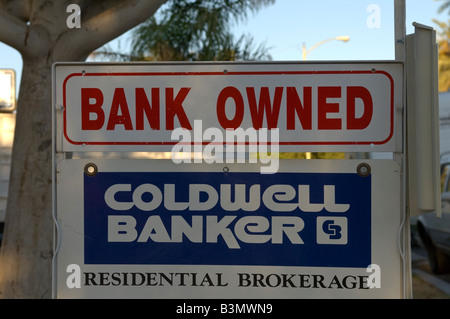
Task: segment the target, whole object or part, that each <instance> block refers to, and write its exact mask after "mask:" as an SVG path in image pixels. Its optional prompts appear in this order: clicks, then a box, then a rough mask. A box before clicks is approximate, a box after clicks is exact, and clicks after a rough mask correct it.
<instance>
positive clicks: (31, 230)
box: [0, 59, 53, 298]
mask: <svg viewBox="0 0 450 319" xmlns="http://www.w3.org/2000/svg"><path fill="white" fill-rule="evenodd" d="M43 60H44V61H42V60H40V61H36V60H31V61H30V60H24V63H23V76H22V82H21V86H20V96H19V99H18V102H19V105H18V108H17V118H16V132H17V133H16V134H15V136H14V145H13V155H12V163H14V165H12V169H11V178H10V185H9V193H8V196H9V199H8V207H7V210H8V213H7V214H6V220H5V233H4V241H3V243H2V246H3V251H2V254H3V258H4V259H3V264H2V269H1V271H0V283H2V284H3V285H2V286H0V293H1V297H2V298H50V297H51V285H50V283H51V269H52V265H51V259H52V253H53V247H52V239H53V235H52V232H53V219H52V188H51V185H52V180H51V176H52V174H51V170H52V155H51V154H52V152H51V141H52V126H51V123H52V121H51V116H52V115H51V114H52V112H51V102H52V99H51V92H52V90H51V83H52V81H51V72H49V70H51V65H49V64H48V63H45V62H47V61H45V60H46V59H43ZM31 92H33V94H30V93H31ZM17 229H19V230H21V231H20V232H17V231H16V230H17ZM10 243H11V244H10Z"/></svg>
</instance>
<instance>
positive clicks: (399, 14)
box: [394, 0, 412, 298]
mask: <svg viewBox="0 0 450 319" xmlns="http://www.w3.org/2000/svg"><path fill="white" fill-rule="evenodd" d="M394 34H395V60H396V61H397V62H402V63H405V62H406V0H394ZM402 94H403V101H406V65H404V69H403V93H402ZM401 107H402V108H403V112H402V113H403V123H404V125H403V145H405V147H403V152H404V153H394V160H396V161H397V162H398V163H400V165H401V169H402V171H403V172H404V173H403V174H402V176H403V177H402V181H401V185H402V190H401V209H402V214H401V216H402V229H400V230H399V237H398V240H399V242H398V245H399V250H400V254H401V257H402V260H403V269H402V274H403V298H412V279H411V251H410V247H409V238H410V234H409V213H408V212H407V211H406V209H407V208H406V201H407V198H408V184H407V177H406V176H407V175H408V174H406V172H407V169H408V168H407V167H406V163H407V161H408V158H407V155H406V154H407V153H408V151H407V140H406V136H407V127H406V126H407V121H406V119H407V111H408V110H407V108H406V105H402V106H401Z"/></svg>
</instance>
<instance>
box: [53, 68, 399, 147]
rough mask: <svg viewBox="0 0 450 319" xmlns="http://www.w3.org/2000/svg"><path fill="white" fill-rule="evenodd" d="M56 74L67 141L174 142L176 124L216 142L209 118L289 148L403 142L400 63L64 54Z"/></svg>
mask: <svg viewBox="0 0 450 319" xmlns="http://www.w3.org/2000/svg"><path fill="white" fill-rule="evenodd" d="M53 76H54V83H55V87H54V101H55V107H56V108H57V109H58V110H59V112H58V113H57V115H58V119H57V124H58V130H59V132H60V133H61V134H57V135H58V136H62V137H63V138H62V140H61V141H59V142H58V143H57V147H58V149H59V150H63V151H84V150H85V151H89V150H96V151H99V150H103V151H108V150H119V151H120V150H122V151H162V150H170V149H171V147H173V145H175V144H177V143H178V142H180V140H179V139H178V138H174V136H172V132H173V131H174V129H176V128H184V129H186V130H190V131H191V132H196V131H197V132H196V133H195V135H196V136H198V134H200V135H199V136H200V140H199V141H197V140H195V141H194V140H191V141H189V142H188V143H191V144H192V145H193V144H195V143H196V142H200V143H206V142H208V141H213V142H214V140H211V137H209V140H208V139H207V138H205V135H204V134H203V132H204V131H206V130H207V129H209V128H215V129H219V130H221V131H222V132H225V131H226V130H236V129H238V128H242V129H244V130H247V129H254V130H260V129H263V128H264V129H269V130H274V129H278V132H279V140H278V141H270V142H269V143H277V144H278V143H279V146H280V151H290V150H295V151H389V152H393V151H399V150H401V138H400V133H399V132H400V131H401V130H400V127H401V125H400V123H401V117H400V116H399V114H401V113H399V112H397V111H396V109H397V108H400V109H401V107H402V104H401V101H402V94H403V93H402V83H401V82H402V65H401V64H399V63H376V62H371V63H367V64H364V63H345V64H341V63H333V64H331V63H318V64H310V63H264V64H258V63H220V64H219V63H198V64H196V63H191V64H183V63H180V64H173V63H172V64H164V63H154V64H148V63H146V64H112V65H111V64H108V65H102V64H86V63H83V64H56V65H55V66H54V74H53ZM196 123H200V126H198V125H197V127H195V124H196ZM199 130H200V132H199ZM216 142H217V141H216ZM264 142H266V141H264ZM224 143H225V142H224Z"/></svg>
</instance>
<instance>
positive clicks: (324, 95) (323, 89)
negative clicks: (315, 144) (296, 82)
mask: <svg viewBox="0 0 450 319" xmlns="http://www.w3.org/2000/svg"><path fill="white" fill-rule="evenodd" d="M317 95H318V96H317V117H318V118H317V122H318V123H317V128H318V129H319V130H340V129H341V128H342V125H341V119H339V118H327V114H328V113H338V112H339V103H328V102H327V99H328V98H340V97H341V88H340V87H339V86H319V88H318V90H317Z"/></svg>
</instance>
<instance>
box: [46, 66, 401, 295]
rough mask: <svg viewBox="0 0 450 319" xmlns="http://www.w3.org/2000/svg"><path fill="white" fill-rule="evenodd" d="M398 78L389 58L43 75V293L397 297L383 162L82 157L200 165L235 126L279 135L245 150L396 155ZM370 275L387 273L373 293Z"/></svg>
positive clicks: (389, 177)
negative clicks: (50, 244) (49, 199)
mask: <svg viewBox="0 0 450 319" xmlns="http://www.w3.org/2000/svg"><path fill="white" fill-rule="evenodd" d="M349 68H350V69H351V70H352V71H351V72H349V71H344V69H345V70H348V69H349ZM225 71H226V72H225ZM401 74H402V67H401V65H399V64H395V63H391V64H389V63H387V64H386V63H384V64H371V65H364V64H354V65H350V66H349V65H346V66H345V67H344V65H340V64H336V65H330V64H317V65H306V64H225V65H220V64H174V65H170V64H142V65H129V64H118V65H108V66H106V65H95V64H94V65H90V64H61V65H56V66H55V68H54V79H55V81H54V83H55V87H54V94H55V146H56V150H57V152H56V155H55V167H56V171H55V174H56V176H55V179H56V183H55V223H56V226H57V236H56V238H57V248H56V250H55V259H54V278H55V281H54V294H55V297H57V298H76V297H82V298H127V297H131V298H323V297H327V298H347V297H348V298H356V297H362V298H388V297H400V296H401V291H402V287H401V286H402V285H401V281H400V280H399V278H401V276H402V273H401V260H400V258H399V253H398V250H397V245H396V243H397V241H398V230H399V229H400V228H401V218H400V217H399V212H400V211H401V205H400V203H399V198H400V169H399V166H398V164H397V163H396V162H394V161H390V160H367V161H358V160H342V161H336V160H321V161H307V160H280V161H278V159H276V165H274V163H271V164H270V166H271V168H272V170H271V171H270V172H264V171H263V170H262V166H263V165H264V164H267V162H263V160H262V159H260V162H258V161H256V162H255V161H251V160H250V159H249V158H247V159H246V158H244V159H242V158H235V159H231V160H230V159H229V158H227V159H226V160H223V161H220V160H218V159H217V158H216V159H214V160H213V161H207V160H205V161H200V162H195V161H193V162H191V163H189V161H176V160H170V159H168V160H149V159H142V156H141V159H120V158H116V159H113V158H104V157H98V154H97V155H96V157H92V156H91V155H90V153H89V152H88V153H84V151H94V150H96V148H97V147H98V149H99V150H100V151H108V153H106V154H111V153H109V151H118V153H120V152H122V154H125V153H123V152H147V151H155V150H161V149H167V147H169V150H170V149H177V151H179V150H180V149H181V150H185V151H186V150H188V151H190V150H193V151H195V150H196V147H198V146H199V145H200V148H199V149H200V150H201V151H203V155H205V150H206V148H207V147H221V146H229V143H230V141H228V140H227V138H224V137H227V133H229V132H230V131H238V130H239V129H245V130H248V129H254V130H256V131H257V132H261V131H262V130H263V129H269V130H270V131H272V130H274V129H277V130H276V132H277V135H274V136H275V137H277V138H279V139H275V138H273V136H272V138H271V139H268V140H264V141H262V140H261V139H259V140H257V141H256V142H252V141H250V142H248V141H245V142H243V144H248V146H251V144H252V143H256V144H258V145H259V146H261V145H262V144H264V145H265V146H270V147H275V148H277V147H279V148H280V150H292V149H301V150H318V149H320V150H325V149H327V148H331V149H333V150H354V151H363V150H371V149H375V150H379V151H381V150H383V151H395V150H397V149H398V148H401V143H399V142H398V140H399V138H398V136H397V134H398V133H397V131H398V128H399V125H398V122H399V121H400V119H398V118H397V114H398V112H396V111H395V110H396V109H395V108H396V106H397V105H401V103H400V102H401V95H400V94H398V93H396V92H397V89H398V88H401V80H400V79H401ZM198 121H200V123H201V124H202V126H201V129H199V128H198V126H197V127H196V126H195V125H194V124H196V123H199V122H198ZM181 128H182V129H181ZM375 128H378V129H375ZM177 129H178V131H177ZM230 129H231V130H230ZM174 132H177V133H178V134H175V135H176V136H177V137H178V138H179V139H178V140H174V139H173V137H174V135H173V134H172V133H174ZM199 132H200V133H199ZM246 132H247V133H248V132H250V131H246ZM212 133H214V134H212ZM199 136H200V138H199ZM208 136H209V139H205V137H208ZM219 136H221V138H219ZM258 136H259V137H260V136H261V135H258ZM205 140H206V142H205ZM231 144H232V145H234V146H236V145H237V144H242V142H235V141H233V142H231ZM183 147H187V148H186V149H183ZM190 147H192V149H191V148H190ZM203 147H205V148H203ZM197 149H198V148H197ZM219 149H220V148H219ZM225 149H227V148H226V147H224V148H223V149H221V150H222V151H223V150H225ZM216 150H218V149H216ZM258 150H260V149H258ZM272 150H273V149H272ZM67 152H70V153H71V152H75V153H74V155H71V156H67ZM114 154H116V155H114V156H117V153H114ZM130 154H131V153H130ZM133 154H134V153H133ZM137 154H141V155H142V153H137ZM134 155H136V154H134ZM134 155H133V156H134ZM119 157H120V156H119ZM122 157H125V156H122ZM271 159H272V160H273V161H275V159H274V158H273V157H272V158H271ZM197 163H201V164H197ZM263 172H264V173H263ZM267 173H268V174H267ZM386 194H388V195H387V196H386ZM392 243H395V245H393V244H392ZM371 265H377V267H379V268H377V269H382V270H384V269H385V270H386V271H383V272H382V273H381V274H380V273H379V272H378V273H377V274H376V275H377V276H376V278H375V279H376V280H375V283H374V282H373V279H374V277H373V276H371V275H373V274H372V273H371V272H370V270H371V269H374V268H373V266H371Z"/></svg>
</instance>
